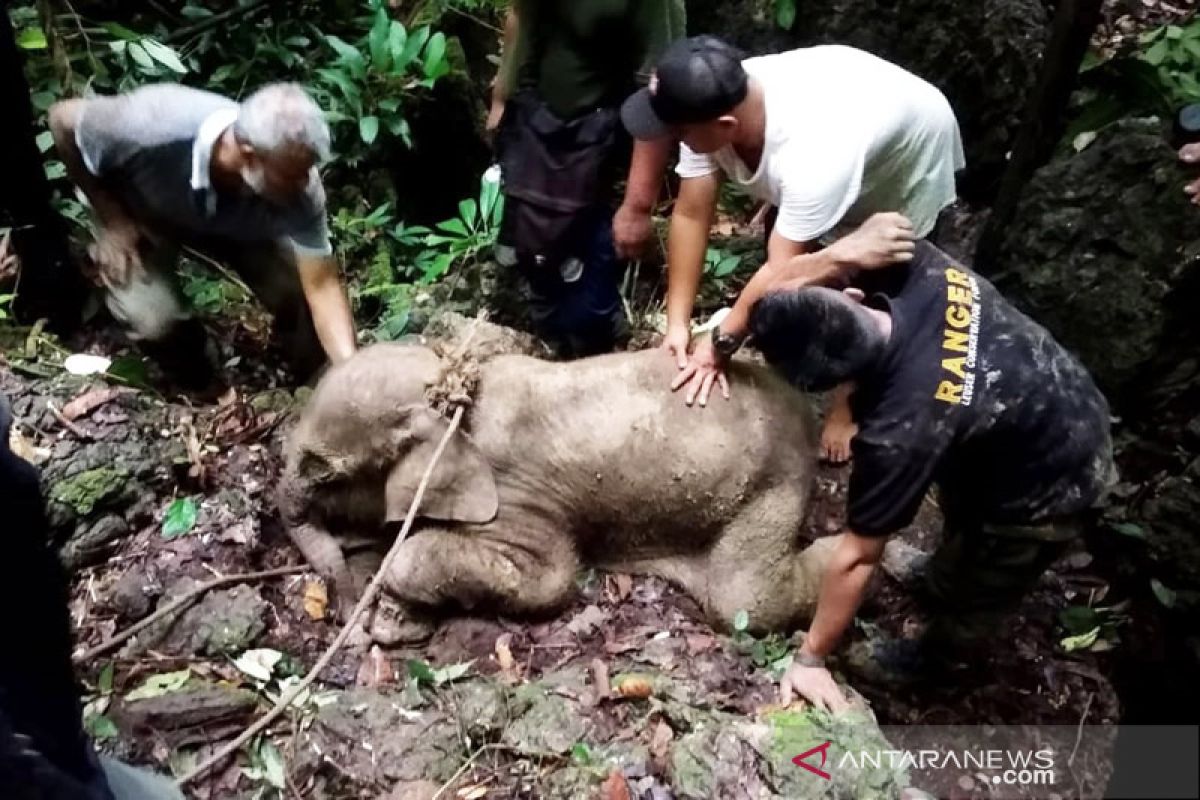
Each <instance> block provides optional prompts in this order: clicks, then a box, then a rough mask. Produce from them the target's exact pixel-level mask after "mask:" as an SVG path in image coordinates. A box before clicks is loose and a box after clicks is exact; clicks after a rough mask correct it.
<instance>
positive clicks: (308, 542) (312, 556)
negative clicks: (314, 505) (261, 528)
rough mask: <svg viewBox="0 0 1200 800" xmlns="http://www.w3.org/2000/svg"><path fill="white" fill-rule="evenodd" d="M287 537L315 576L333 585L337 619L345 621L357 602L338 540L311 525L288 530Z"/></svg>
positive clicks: (307, 524) (291, 527)
mask: <svg viewBox="0 0 1200 800" xmlns="http://www.w3.org/2000/svg"><path fill="white" fill-rule="evenodd" d="M288 536H289V537H291V540H292V543H293V544H294V545H296V547H297V549H299V550H300V552H301V553H302V554H303V555H304V558H305V560H306V561H308V563H309V564H310V565H311V566H312V568H313V569H315V570H316V571H317V574H318V575H320V576H321V577H322V578H324V579H325V580H327V581H329V582H330V583H331V584H332V585H333V591H334V600H335V602H336V603H337V609H338V615H339V617H340V618H341V619H342V620H343V621H345V619H346V617H347V615H349V613H350V610H351V609H353V608H354V603H355V602H357V600H358V589H357V588H356V586H355V582H354V576H353V575H352V574H351V572H350V568H349V567H348V566H347V565H346V556H345V554H344V553H343V552H342V546H341V545H340V544H339V543H338V540H337V539H335V538H334V537H333V535H332V534H330V533H329V531H327V530H325V529H324V528H321V527H319V526H317V525H314V524H312V523H311V522H302V523H300V524H298V525H292V526H289V527H288Z"/></svg>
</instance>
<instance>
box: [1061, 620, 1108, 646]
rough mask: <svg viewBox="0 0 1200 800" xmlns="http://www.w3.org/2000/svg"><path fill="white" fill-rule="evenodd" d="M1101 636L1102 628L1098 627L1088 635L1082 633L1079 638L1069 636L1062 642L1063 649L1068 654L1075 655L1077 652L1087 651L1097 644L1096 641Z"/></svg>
mask: <svg viewBox="0 0 1200 800" xmlns="http://www.w3.org/2000/svg"><path fill="white" fill-rule="evenodd" d="M1099 636H1100V627H1099V626H1096V627H1095V628H1092V629H1091V630H1090V631H1088V632H1087V633H1081V634H1079V635H1078V636H1068V637H1067V638H1065V639H1063V640H1062V648H1063V650H1065V651H1066V652H1068V653H1074V652H1075V651H1077V650H1087V649H1088V648H1089V647H1091V646H1092V645H1094V644H1095V643H1096V639H1097V638H1099Z"/></svg>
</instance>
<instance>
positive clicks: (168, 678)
mask: <svg viewBox="0 0 1200 800" xmlns="http://www.w3.org/2000/svg"><path fill="white" fill-rule="evenodd" d="M191 677H192V670H191V669H190V668H185V669H181V670H179V671H178V672H164V673H162V674H160V675H151V676H150V677H149V678H147V679H146V680H145V681H143V682H142V685H141V686H139V687H137V688H136V689H134V690H133V691H132V692H130V693H129V694H127V695H125V699H126V700H146V699H148V698H151V697H162V696H163V695H164V694H171V693H172V692H177V691H179V690H180V689H182V688H183V687H184V686H185V685H186V684H187V682H188V680H189V679H190V678H191Z"/></svg>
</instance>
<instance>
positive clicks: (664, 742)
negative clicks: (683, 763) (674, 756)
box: [650, 717, 675, 772]
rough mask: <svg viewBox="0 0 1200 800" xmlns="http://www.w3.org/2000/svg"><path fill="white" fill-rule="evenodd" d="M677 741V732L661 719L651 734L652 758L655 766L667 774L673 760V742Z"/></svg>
mask: <svg viewBox="0 0 1200 800" xmlns="http://www.w3.org/2000/svg"><path fill="white" fill-rule="evenodd" d="M674 739H675V731H674V730H672V728H671V726H670V725H668V724H667V723H666V721H665V720H664V719H663V718H662V717H659V718H658V721H657V722H655V724H654V730H653V731H652V732H651V734H650V758H651V759H652V760H653V761H654V764H655V766H656V767H657V768H658V769H659V770H660V771H662V772H666V770H667V766H668V765H669V764H670V760H671V742H672V741H674Z"/></svg>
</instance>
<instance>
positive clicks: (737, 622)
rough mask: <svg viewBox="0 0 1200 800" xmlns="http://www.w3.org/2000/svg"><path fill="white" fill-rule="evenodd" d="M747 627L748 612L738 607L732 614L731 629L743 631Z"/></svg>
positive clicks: (748, 623) (748, 624)
mask: <svg viewBox="0 0 1200 800" xmlns="http://www.w3.org/2000/svg"><path fill="white" fill-rule="evenodd" d="M749 627H750V612H748V611H746V609H744V608H743V609H739V610H738V612H737V613H736V614H734V615H733V629H734V630H735V631H737V632H738V633H745V631H746V629H747V628H749Z"/></svg>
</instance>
